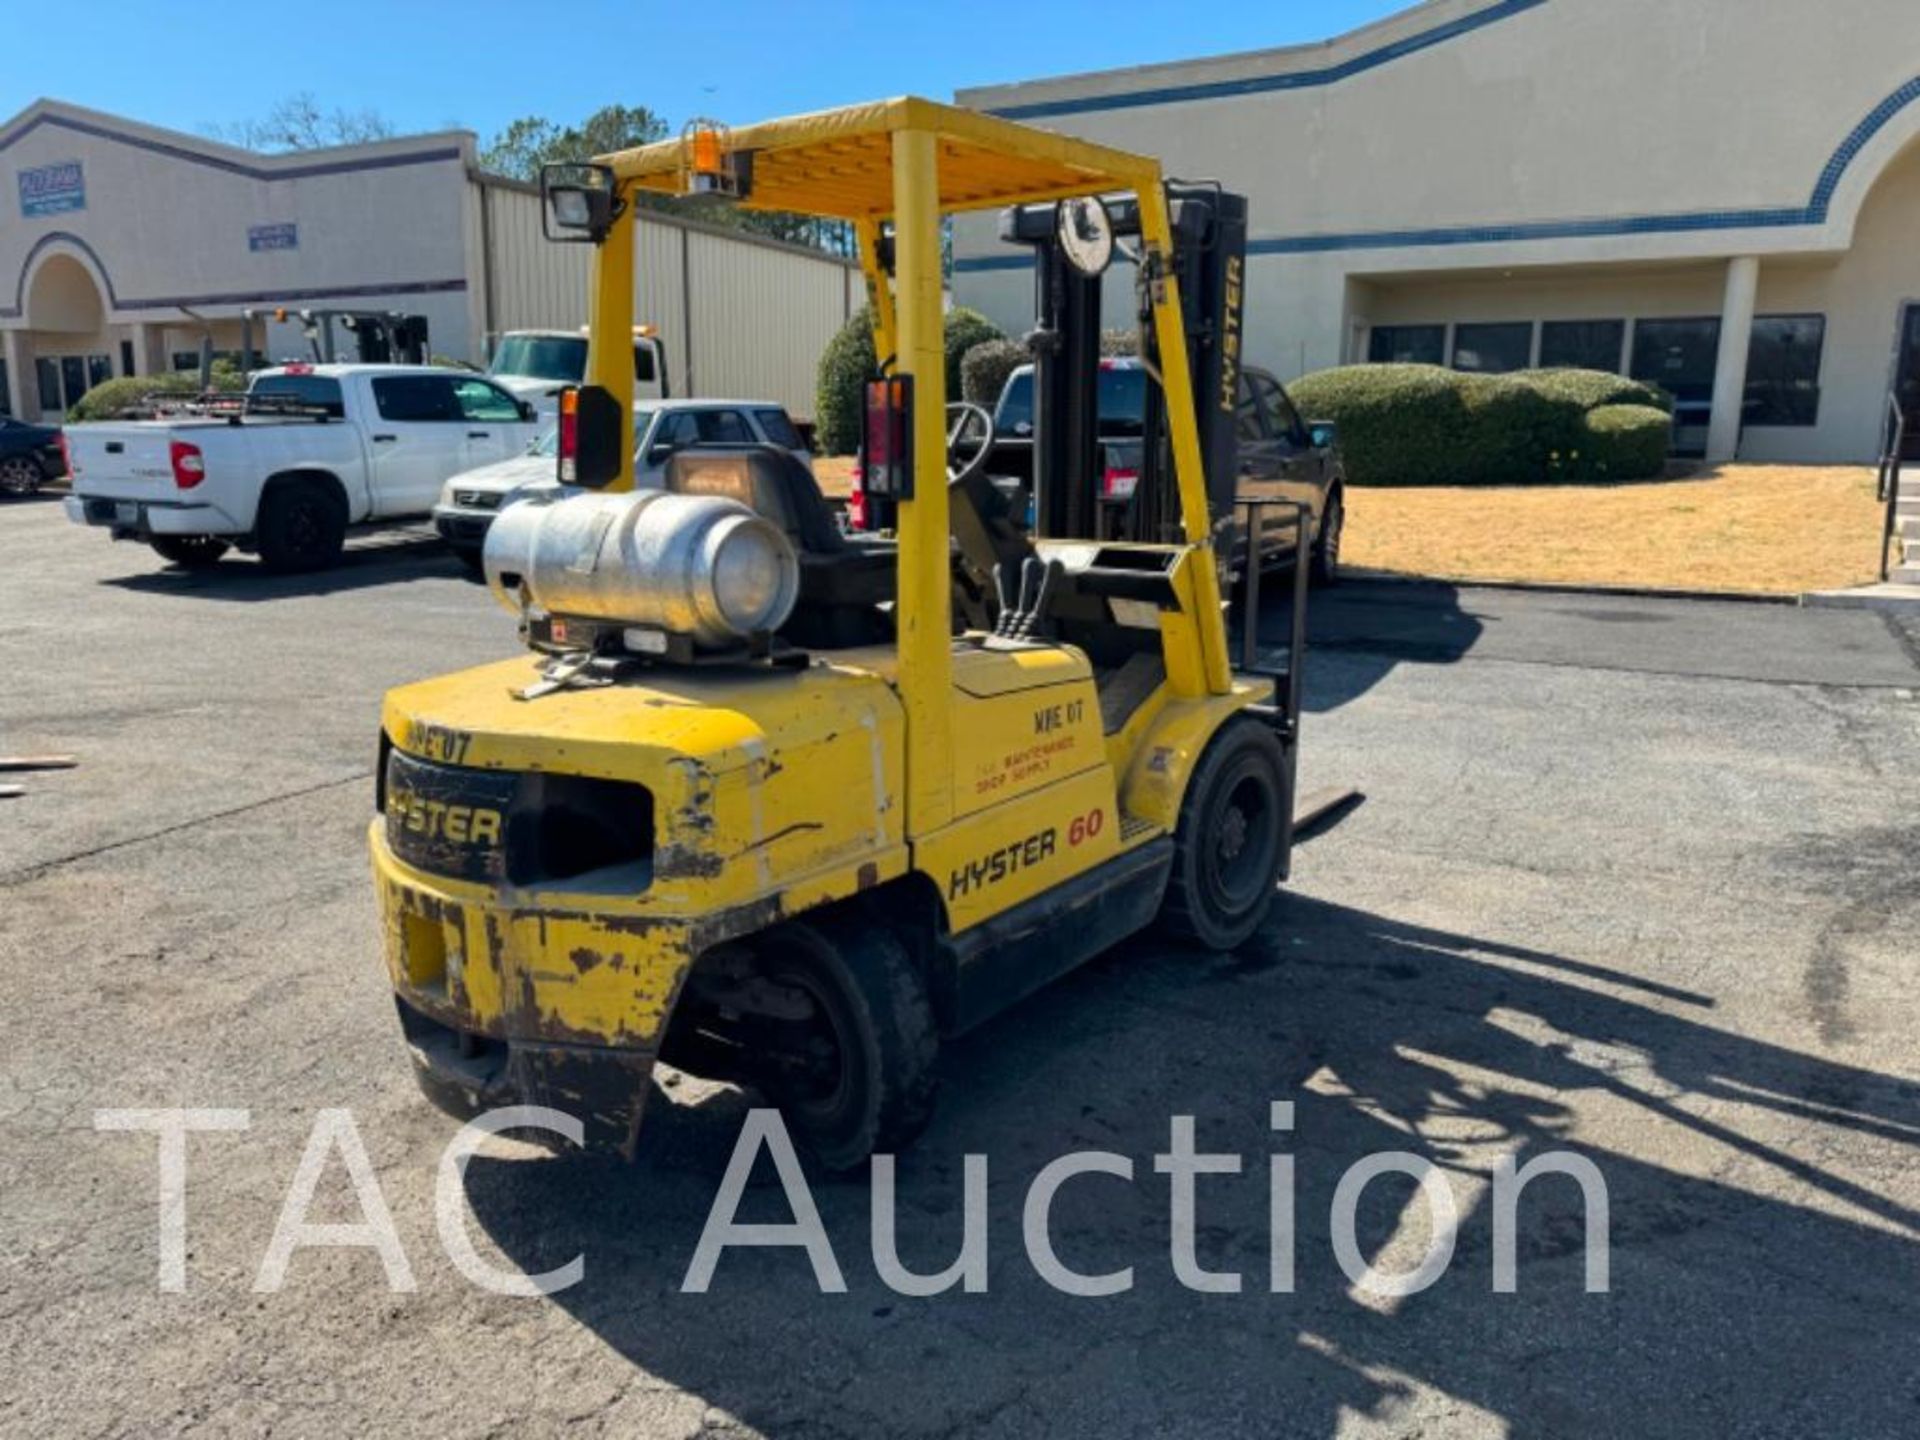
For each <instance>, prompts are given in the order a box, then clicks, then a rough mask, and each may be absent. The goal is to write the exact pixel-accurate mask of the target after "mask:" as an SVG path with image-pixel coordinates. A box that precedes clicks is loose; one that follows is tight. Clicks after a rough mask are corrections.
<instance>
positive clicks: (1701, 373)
mask: <svg viewBox="0 0 1920 1440" xmlns="http://www.w3.org/2000/svg"><path fill="white" fill-rule="evenodd" d="M1719 354H1720V322H1719V320H1718V319H1706V320H1642V321H1640V323H1639V324H1637V325H1635V326H1634V327H1633V368H1632V371H1631V373H1632V375H1633V378H1634V379H1636V380H1646V381H1650V382H1651V383H1653V384H1655V385H1660V386H1664V387H1665V388H1666V389H1667V390H1669V391H1671V392H1672V394H1673V398H1674V399H1675V400H1678V401H1680V402H1682V403H1683V404H1685V405H1687V406H1689V407H1691V408H1692V409H1693V410H1694V411H1695V412H1698V411H1699V410H1700V407H1703V406H1705V405H1708V404H1710V403H1711V402H1712V400H1713V369H1714V364H1715V362H1716V361H1717V360H1718V358H1719ZM1692 423H1695V424H1698V423H1700V422H1699V420H1698V419H1697V418H1693V419H1692Z"/></svg>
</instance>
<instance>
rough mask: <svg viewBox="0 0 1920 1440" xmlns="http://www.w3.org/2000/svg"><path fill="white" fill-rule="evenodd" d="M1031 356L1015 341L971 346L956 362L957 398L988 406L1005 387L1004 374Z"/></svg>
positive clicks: (1005, 377) (1007, 373) (1005, 375)
mask: <svg viewBox="0 0 1920 1440" xmlns="http://www.w3.org/2000/svg"><path fill="white" fill-rule="evenodd" d="M1032 358H1033V357H1032V356H1030V355H1028V354H1027V347H1026V346H1024V345H1022V344H1021V343H1020V342H1019V341H1017V340H987V341H984V342H982V343H981V344H979V345H976V346H974V347H973V348H972V349H971V350H969V351H967V354H966V358H965V359H963V360H962V361H961V362H960V398H961V399H962V400H971V401H972V402H973V403H974V404H976V405H985V406H986V407H987V408H988V409H992V408H993V406H994V403H995V402H996V401H997V400H999V398H1000V392H1001V391H1002V390H1004V389H1005V388H1006V385H1007V377H1008V376H1009V375H1011V374H1012V373H1013V372H1014V371H1015V370H1018V369H1019V368H1020V367H1021V366H1022V365H1024V364H1026V363H1027V361H1028V360H1030V359H1032Z"/></svg>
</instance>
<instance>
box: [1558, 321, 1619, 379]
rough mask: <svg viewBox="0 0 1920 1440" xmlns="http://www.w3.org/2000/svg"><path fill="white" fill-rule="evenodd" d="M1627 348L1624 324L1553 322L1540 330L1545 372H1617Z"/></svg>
mask: <svg viewBox="0 0 1920 1440" xmlns="http://www.w3.org/2000/svg"><path fill="white" fill-rule="evenodd" d="M1626 348H1627V322H1626V321H1624V320H1549V321H1547V322H1546V324H1544V325H1542V326H1541V327H1540V366H1541V368H1542V369H1544V370H1609V371H1617V370H1618V369H1619V368H1620V357H1621V355H1622V353H1623V352H1624V351H1625V350H1626Z"/></svg>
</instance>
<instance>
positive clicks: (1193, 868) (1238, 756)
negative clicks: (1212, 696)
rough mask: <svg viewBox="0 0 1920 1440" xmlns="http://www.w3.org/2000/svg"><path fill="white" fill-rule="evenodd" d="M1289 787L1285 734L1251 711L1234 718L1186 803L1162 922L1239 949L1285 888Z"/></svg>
mask: <svg viewBox="0 0 1920 1440" xmlns="http://www.w3.org/2000/svg"><path fill="white" fill-rule="evenodd" d="M1286 791H1287V780H1286V760H1285V756H1284V754H1283V753H1282V751H1281V749H1280V740H1279V737H1278V736H1276V735H1275V734H1274V733H1273V731H1272V730H1271V729H1270V728H1268V727H1267V726H1266V725H1264V724H1262V723H1261V722H1260V721H1258V720H1256V719H1254V718H1253V717H1251V716H1245V717H1236V718H1235V719H1232V720H1229V721H1227V723H1226V724H1225V725H1224V726H1222V727H1221V729H1220V731H1219V733H1218V734H1216V735H1215V736H1214V737H1213V741H1212V743H1211V744H1210V745H1208V746H1207V749H1206V752H1205V753H1204V754H1203V755H1202V756H1201V757H1200V767H1199V769H1197V770H1196V771H1194V775H1193V779H1192V780H1191V781H1189V782H1188V784H1187V796H1186V799H1185V800H1184V801H1182V802H1181V805H1180V821H1179V825H1178V826H1177V828H1176V829H1175V830H1174V837H1173V872H1172V874H1171V875H1169V876H1168V879H1167V894H1166V898H1165V899H1164V900H1163V901H1162V902H1161V906H1160V927H1161V929H1162V930H1164V931H1165V932H1166V933H1167V934H1169V935H1171V936H1172V937H1173V938H1174V939H1176V940H1183V941H1187V942H1189V943H1192V944H1196V945H1201V946H1204V947H1205V948H1207V949H1209V950H1232V949H1234V948H1235V947H1237V946H1239V945H1242V944H1244V943H1246V941H1247V939H1248V938H1249V937H1250V936H1251V935H1252V934H1253V933H1254V931H1256V930H1258V929H1259V928H1260V926H1261V923H1262V922H1263V921H1265V920H1266V918H1267V912H1268V911H1269V910H1270V909H1271V908H1272V906H1273V901H1274V896H1275V895H1276V894H1277V893H1278V886H1279V882H1280V835H1281V828H1282V820H1283V817H1284V816H1285V814H1286V809H1285V807H1286V806H1288V805H1290V804H1292V799H1291V797H1290V796H1288V795H1287V793H1286Z"/></svg>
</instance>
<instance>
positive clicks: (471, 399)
mask: <svg viewBox="0 0 1920 1440" xmlns="http://www.w3.org/2000/svg"><path fill="white" fill-rule="evenodd" d="M453 393H454V396H455V398H456V399H458V400H459V402H460V414H461V416H462V418H464V419H467V420H477V421H484V422H488V423H491V422H493V421H499V420H504V421H508V422H513V421H517V420H518V419H519V418H520V402H519V401H517V400H515V399H514V398H513V397H512V396H511V395H509V394H507V392H506V391H504V390H502V389H500V388H499V387H498V386H497V385H489V384H488V383H487V382H486V381H484V380H459V381H456V382H454V387H453Z"/></svg>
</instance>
